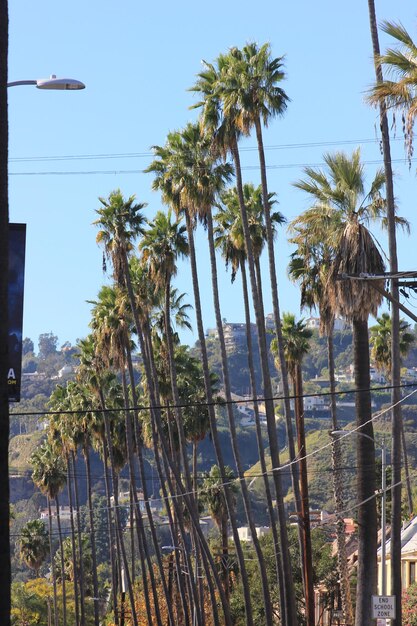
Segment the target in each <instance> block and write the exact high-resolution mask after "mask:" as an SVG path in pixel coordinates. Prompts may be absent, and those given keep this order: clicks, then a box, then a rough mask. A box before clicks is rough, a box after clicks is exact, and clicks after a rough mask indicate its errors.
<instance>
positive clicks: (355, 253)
mask: <svg viewBox="0 0 417 626" xmlns="http://www.w3.org/2000/svg"><path fill="white" fill-rule="evenodd" d="M384 270H385V265H384V261H383V258H382V256H381V253H380V252H379V250H378V247H377V245H376V243H375V241H374V239H373V237H372V235H371V234H370V232H369V231H368V230H367V229H366V228H365V227H364V226H363V225H362V224H358V223H355V222H351V223H348V224H347V225H346V228H345V230H344V232H343V235H342V237H341V240H340V244H339V248H338V250H337V253H336V256H335V259H334V262H333V264H332V267H331V270H330V273H329V278H328V282H327V286H326V290H327V294H328V297H329V301H330V304H331V307H332V309H333V310H334V311H335V312H336V314H339V315H342V316H343V317H345V318H346V319H347V320H353V319H361V320H364V321H365V320H367V319H368V316H369V315H376V314H377V312H378V307H379V306H380V304H381V302H382V296H381V295H380V294H379V293H378V292H377V291H376V290H375V289H374V288H373V287H372V284H373V283H374V281H372V283H371V281H366V280H363V279H362V280H361V279H355V278H347V277H346V276H345V277H343V275H349V276H357V277H359V276H360V275H361V274H381V273H383V272H384ZM375 286H377V287H379V288H383V287H384V281H383V280H378V281H375Z"/></svg>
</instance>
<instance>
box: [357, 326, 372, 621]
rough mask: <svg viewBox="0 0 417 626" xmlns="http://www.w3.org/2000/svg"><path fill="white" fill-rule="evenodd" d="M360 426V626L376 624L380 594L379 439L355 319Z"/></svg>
mask: <svg viewBox="0 0 417 626" xmlns="http://www.w3.org/2000/svg"><path fill="white" fill-rule="evenodd" d="M353 348H354V365H355V389H357V390H358V391H357V393H356V398H355V403H356V426H357V428H358V429H359V432H361V433H363V434H364V435H367V437H361V436H360V435H359V436H358V437H357V455H358V459H357V463H358V474H357V491H358V501H359V502H360V506H359V508H358V570H357V571H358V582H357V590H356V619H355V623H356V624H357V626H365V625H366V626H367V625H368V624H371V623H372V615H371V602H370V601H369V599H370V598H371V596H372V594H375V593H376V565H377V564H376V549H377V515H376V502H375V442H374V438H373V437H374V429H373V424H372V421H371V420H370V418H371V412H372V407H371V393H370V391H369V389H370V375H369V337H368V324H367V322H366V321H363V320H353Z"/></svg>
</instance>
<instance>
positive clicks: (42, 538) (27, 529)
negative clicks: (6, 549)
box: [19, 519, 49, 578]
mask: <svg viewBox="0 0 417 626" xmlns="http://www.w3.org/2000/svg"><path fill="white" fill-rule="evenodd" d="M48 553H49V536H48V531H47V530H46V527H45V524H44V523H43V521H42V520H40V519H34V520H32V521H29V522H27V523H26V524H25V525H24V526H23V528H22V530H21V532H20V541H19V554H20V558H21V559H22V561H23V562H24V563H26V565H28V567H30V569H33V571H34V572H35V577H36V578H38V576H39V569H40V567H41V565H42V563H43V562H44V560H45V558H46V557H47V556H48Z"/></svg>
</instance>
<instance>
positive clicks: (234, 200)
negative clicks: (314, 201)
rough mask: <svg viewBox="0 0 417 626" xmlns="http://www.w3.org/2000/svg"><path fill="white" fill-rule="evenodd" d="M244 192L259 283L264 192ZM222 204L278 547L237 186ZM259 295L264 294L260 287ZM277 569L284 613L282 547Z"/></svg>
mask: <svg viewBox="0 0 417 626" xmlns="http://www.w3.org/2000/svg"><path fill="white" fill-rule="evenodd" d="M243 194H244V198H245V206H246V208H247V211H248V215H249V227H250V233H251V239H252V244H253V250H254V252H255V265H256V270H257V275H258V277H259V280H258V284H260V263H259V258H260V255H261V252H262V249H263V246H264V243H265V238H266V235H265V227H264V223H263V209H262V191H261V188H260V187H257V188H255V187H254V185H252V184H245V185H244V186H243ZM274 195H275V194H269V201H270V203H271V205H272V203H273V202H274V200H273V197H274ZM221 202H222V203H221V204H220V205H219V206H218V211H217V213H216V216H215V220H216V228H215V244H216V247H217V248H219V249H220V250H221V251H222V256H223V258H224V260H225V262H226V268H227V267H228V266H229V265H230V266H231V270H232V272H231V279H232V283H233V282H234V280H235V277H236V274H237V272H238V270H239V269H240V270H241V277H242V290H243V301H244V308H245V320H246V342H247V347H248V367H249V376H250V385H251V395H252V397H253V399H254V403H253V404H254V412H255V423H256V437H257V444H258V452H259V460H260V464H261V472H262V476H263V481H264V488H265V495H266V499H267V505H268V513H269V519H270V526H271V529H272V534H273V537H274V543H275V545H277V546H278V544H279V536H278V533H277V528H276V522H275V510H274V507H273V501H272V496H271V490H270V484H269V476H268V472H267V466H266V460H265V451H264V443H263V437H262V432H261V424H260V419H259V405H258V402H257V397H258V393H257V387H256V379H255V370H254V363H253V349H252V330H251V318H250V310H249V294H248V284H247V275H246V253H245V242H244V234H243V227H242V220H241V213H240V206H239V199H238V193H237V190H236V188H232V189H228V190H227V191H225V192H224V193H222V194H221ZM272 220H273V222H274V223H277V224H281V223H283V222H284V221H285V219H284V217H283V216H282V215H281V213H279V212H278V211H277V212H274V213H273V215H272ZM259 295H260V298H262V293H261V290H260V294H259ZM275 560H276V571H277V579H278V582H279V585H280V597H281V611H282V613H281V616H282V617H283V616H284V613H283V609H284V607H283V598H284V593H283V588H282V565H281V558H280V553H279V550H275Z"/></svg>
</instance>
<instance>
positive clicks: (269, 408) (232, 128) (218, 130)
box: [191, 55, 298, 626]
mask: <svg viewBox="0 0 417 626" xmlns="http://www.w3.org/2000/svg"><path fill="white" fill-rule="evenodd" d="M232 69H233V59H232V58H231V56H230V55H220V56H219V57H218V58H217V59H216V64H210V63H206V62H204V70H203V71H202V72H200V74H199V75H198V79H197V82H196V84H195V85H194V87H192V89H191V91H194V92H197V93H200V94H202V100H201V101H200V102H198V103H197V104H196V105H195V107H201V109H202V112H201V122H200V123H201V126H202V127H203V128H204V129H205V131H206V132H207V133H208V134H209V135H210V136H211V137H212V138H213V140H212V141H213V148H214V149H215V150H216V151H217V153H218V154H220V155H222V156H223V157H225V156H226V155H227V153H228V152H230V153H231V155H232V157H233V162H234V166H235V173H236V189H237V192H238V197H239V206H240V211H241V216H242V225H243V232H244V238H245V248H246V254H247V260H248V267H249V276H250V285H251V291H252V300H253V305H254V310H255V317H256V325H257V331H258V343H259V351H260V357H261V367H262V374H263V384H264V394H263V395H264V397H265V398H266V401H265V407H266V417H267V428H268V437H269V444H270V453H271V460H272V464H273V467H274V468H276V469H277V470H278V468H279V467H280V461H279V446H278V440H277V434H276V428H275V413H274V405H273V401H272V384H271V376H270V371H269V363H268V350H267V343H266V334H265V321H264V320H265V315H264V311H263V306H262V303H261V302H260V300H259V288H258V285H257V281H256V276H255V266H254V258H253V250H252V242H251V237H250V229H249V221H248V216H247V212H246V207H245V202H244V197H243V183H242V173H241V166H240V155H239V149H238V139H239V137H240V136H241V134H242V131H241V129H240V126H239V113H238V110H237V107H236V106H235V107H232V106H229V107H228V109H227V110H225V102H224V100H225V98H226V95H227V94H228V93H229V91H230V90H229V91H228V85H229V82H228V81H229V80H230V76H231V75H232ZM218 332H219V336H220V337H221V330H220V329H219V325H218ZM282 371H285V363H283V368H282ZM286 415H287V418H288V419H287V428H288V432H289V441H291V436H292V431H291V428H292V427H291V419H290V412H289V411H287V413H286ZM291 467H292V468H295V464H293V465H292V466H291ZM293 471H296V470H295V469H293ZM273 479H274V486H275V492H276V498H277V506H278V514H279V522H280V540H281V553H282V559H283V569H284V570H289V569H290V555H289V549H288V536H287V528H286V520H285V516H284V507H283V496H282V480H281V475H280V473H279V471H275V472H274V473H273ZM293 484H294V492H296V490H297V489H298V484H297V481H296V480H294V479H293ZM282 582H283V584H282V588H285V603H284V602H283V603H282V606H283V607H284V610H285V615H286V618H287V619H288V623H289V624H291V625H293V626H295V624H296V620H297V616H296V607H295V594H294V587H293V583H292V580H284V578H283V579H282ZM246 602H247V605H248V606H249V603H250V598H248V597H247V598H246Z"/></svg>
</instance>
